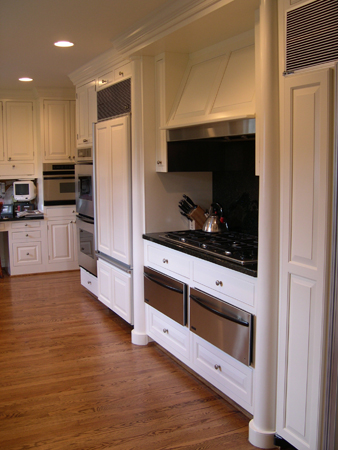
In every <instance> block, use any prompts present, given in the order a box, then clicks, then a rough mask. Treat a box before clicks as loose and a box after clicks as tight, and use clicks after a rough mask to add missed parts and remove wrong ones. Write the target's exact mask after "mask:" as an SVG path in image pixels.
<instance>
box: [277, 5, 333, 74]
mask: <svg viewBox="0 0 338 450" xmlns="http://www.w3.org/2000/svg"><path fill="white" fill-rule="evenodd" d="M334 60H338V0H316V1H314V2H312V3H308V4H306V5H304V6H300V7H299V8H296V9H294V10H292V11H288V12H287V16H286V73H290V72H294V71H295V70H299V69H303V68H305V67H310V66H315V65H317V64H323V63H327V62H330V61H334Z"/></svg>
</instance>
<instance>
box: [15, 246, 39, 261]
mask: <svg viewBox="0 0 338 450" xmlns="http://www.w3.org/2000/svg"><path fill="white" fill-rule="evenodd" d="M13 256H14V266H24V265H27V264H41V262H42V259H41V242H34V244H18V243H14V244H13Z"/></svg>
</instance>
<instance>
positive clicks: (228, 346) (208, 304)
mask: <svg viewBox="0 0 338 450" xmlns="http://www.w3.org/2000/svg"><path fill="white" fill-rule="evenodd" d="M252 327H253V316H252V314H250V313H248V312H246V311H243V310H242V309H239V308H236V307H234V306H232V305H229V304H228V303H225V302H223V301H221V300H218V299H217V298H215V297H212V296H211V295H208V294H205V293H204V292H202V291H200V290H198V289H190V331H192V332H193V333H195V334H197V335H198V336H200V337H201V338H203V339H205V340H206V341H208V342H210V343H211V344H213V345H214V346H215V347H218V348H219V349H221V350H223V351H224V352H226V353H228V354H229V355H231V356H232V357H233V358H235V359H237V360H238V361H240V362H242V363H243V364H246V365H247V366H249V365H250V364H251V357H252Z"/></svg>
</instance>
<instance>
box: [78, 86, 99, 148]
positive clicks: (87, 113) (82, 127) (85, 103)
mask: <svg viewBox="0 0 338 450" xmlns="http://www.w3.org/2000/svg"><path fill="white" fill-rule="evenodd" d="M96 121H97V100H96V82H95V80H93V81H90V82H89V83H86V84H84V85H83V86H79V87H78V88H77V89H76V143H77V146H78V147H81V146H88V145H91V144H92V143H93V123H95V122H96Z"/></svg>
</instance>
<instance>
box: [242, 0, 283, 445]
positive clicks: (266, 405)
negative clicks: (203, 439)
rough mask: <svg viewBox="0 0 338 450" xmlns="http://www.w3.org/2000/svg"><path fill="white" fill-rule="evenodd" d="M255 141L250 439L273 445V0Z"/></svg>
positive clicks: (261, 51)
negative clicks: (256, 216)
mask: <svg viewBox="0 0 338 450" xmlns="http://www.w3.org/2000/svg"><path fill="white" fill-rule="evenodd" d="M256 36H258V42H256V45H258V47H257V53H256V54H257V61H256V63H257V64H259V67H258V68H257V69H258V70H257V74H258V75H259V77H258V79H257V80H256V86H257V97H256V98H257V104H258V109H257V135H258V136H257V138H258V139H257V146H258V149H257V150H258V153H259V156H260V163H259V167H258V170H259V174H260V184H259V189H260V191H259V192H260V198H259V260H258V279H257V299H258V300H257V318H256V319H257V320H256V324H255V337H256V339H255V362H254V365H255V375H254V377H255V381H254V386H255V388H254V417H253V419H252V420H251V422H250V425H249V441H250V442H251V444H252V445H255V446H256V447H260V448H265V449H267V448H272V447H274V445H273V441H274V434H275V429H276V378H277V326H278V325H277V319H278V261H279V250H278V249H279V132H278V130H279V116H278V111H279V107H278V46H277V38H278V36H277V0H261V3H260V9H259V18H258V32H257V34H256Z"/></svg>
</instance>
